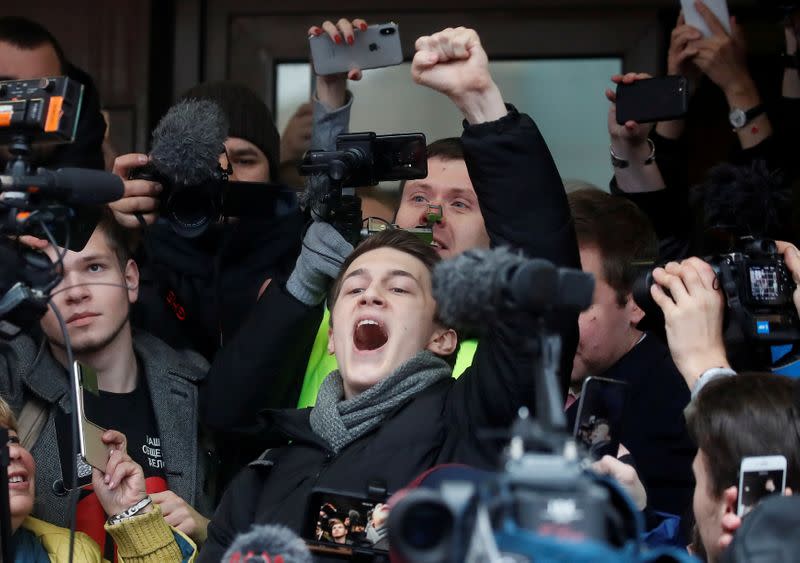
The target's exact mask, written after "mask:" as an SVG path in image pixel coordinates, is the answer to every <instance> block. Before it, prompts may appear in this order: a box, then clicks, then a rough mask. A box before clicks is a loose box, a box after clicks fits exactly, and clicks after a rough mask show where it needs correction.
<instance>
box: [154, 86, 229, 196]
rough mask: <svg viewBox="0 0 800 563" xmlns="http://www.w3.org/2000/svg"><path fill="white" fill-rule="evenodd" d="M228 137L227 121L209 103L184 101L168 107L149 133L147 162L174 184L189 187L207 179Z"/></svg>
mask: <svg viewBox="0 0 800 563" xmlns="http://www.w3.org/2000/svg"><path fill="white" fill-rule="evenodd" d="M227 137H228V119H227V118H226V117H225V113H224V112H223V111H222V108H220V107H219V105H217V104H216V103H214V102H212V101H210V100H194V99H189V100H184V101H181V102H178V103H177V104H175V105H174V106H172V107H171V108H170V109H169V110H168V111H167V113H166V114H165V115H164V117H162V118H161V121H159V122H158V125H157V126H156V128H155V130H154V131H153V146H152V149H151V151H150V157H151V161H152V162H153V165H154V166H155V168H156V170H158V171H159V172H160V173H161V174H164V175H165V176H166V177H167V178H169V179H170V180H172V181H173V182H174V183H176V184H183V185H187V186H193V185H198V184H202V183H203V182H205V181H207V180H209V179H211V178H212V177H213V176H214V174H215V172H216V171H217V170H218V168H219V156H220V154H222V152H223V151H224V150H225V149H224V143H225V139H227Z"/></svg>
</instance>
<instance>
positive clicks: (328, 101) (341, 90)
mask: <svg viewBox="0 0 800 563" xmlns="http://www.w3.org/2000/svg"><path fill="white" fill-rule="evenodd" d="M366 30H367V22H366V21H364V20H362V19H360V18H356V19H354V20H352V21H351V20H348V19H346V18H341V19H340V20H339V21H337V22H336V23H333V22H332V21H325V22H323V23H322V25H321V26H318V25H314V26H311V27H310V28H308V35H309V36H320V35H327V36H328V37H329V38H330V40H331V41H333V42H334V43H336V44H337V45H352V44H353V43H355V40H356V36H357V34H358V33H359V32H361V31H366ZM312 67H313V65H312ZM361 76H362V75H361V69H357V68H355V69H350V71H348V72H347V73H346V74H345V73H341V74H329V75H326V76H320V75H317V79H316V92H317V99H318V100H319V101H320V102H322V103H323V104H324V105H325V106H326V107H327V108H328V109H330V110H334V109H337V108H340V107H342V106H343V105H344V104H345V102H346V101H347V81H348V80H361Z"/></svg>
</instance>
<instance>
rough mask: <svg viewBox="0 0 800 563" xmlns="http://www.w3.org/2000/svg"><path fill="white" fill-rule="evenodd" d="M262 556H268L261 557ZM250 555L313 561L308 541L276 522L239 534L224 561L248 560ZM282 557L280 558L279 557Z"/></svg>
mask: <svg viewBox="0 0 800 563" xmlns="http://www.w3.org/2000/svg"><path fill="white" fill-rule="evenodd" d="M260 556H266V557H262V558H260V559H259V557H260ZM248 557H253V558H254V560H256V559H257V560H258V561H261V560H262V559H263V560H264V561H273V562H277V561H281V560H282V561H283V563H311V561H312V559H311V552H310V551H309V550H308V547H306V543H305V542H304V541H303V540H302V539H301V538H300V537H299V536H298V535H297V534H295V533H294V532H293V531H291V530H290V529H289V528H287V527H286V526H279V525H274V524H262V525H254V526H253V527H252V528H250V531H248V532H246V533H244V534H239V535H238V536H236V538H235V539H234V540H233V543H231V546H230V547H229V548H228V551H226V552H225V555H223V556H222V561H225V562H226V563H227V562H228V561H242V562H244V561H247V560H248ZM279 558H280V559H279Z"/></svg>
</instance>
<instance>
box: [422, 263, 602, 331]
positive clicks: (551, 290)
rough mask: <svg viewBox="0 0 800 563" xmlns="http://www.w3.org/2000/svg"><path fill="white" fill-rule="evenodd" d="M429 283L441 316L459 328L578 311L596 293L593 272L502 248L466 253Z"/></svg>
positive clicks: (440, 266)
mask: <svg viewBox="0 0 800 563" xmlns="http://www.w3.org/2000/svg"><path fill="white" fill-rule="evenodd" d="M432 283H433V297H434V299H436V304H437V306H438V312H439V317H440V318H441V320H442V321H444V323H445V324H448V325H450V326H454V327H461V328H480V327H486V326H488V325H491V324H493V323H496V322H497V321H498V320H499V319H500V318H501V317H502V316H503V315H504V314H506V313H509V312H513V311H526V312H528V313H531V314H535V315H541V314H544V313H547V312H550V311H569V312H579V311H582V310H583V309H586V308H587V307H589V305H591V303H592V295H593V293H594V278H593V277H592V276H591V274H586V273H584V272H581V271H580V270H571V269H567V268H557V267H556V266H554V265H553V264H552V263H551V262H548V261H547V260H543V259H540V258H533V259H531V258H526V257H524V256H522V255H521V254H519V253H515V252H512V251H511V250H510V249H508V248H505V247H499V248H494V249H492V250H480V249H473V250H468V251H466V252H464V253H463V254H461V255H459V256H457V257H456V258H453V259H451V260H445V261H443V262H440V263H439V264H437V265H436V267H435V269H434V271H433V279H432Z"/></svg>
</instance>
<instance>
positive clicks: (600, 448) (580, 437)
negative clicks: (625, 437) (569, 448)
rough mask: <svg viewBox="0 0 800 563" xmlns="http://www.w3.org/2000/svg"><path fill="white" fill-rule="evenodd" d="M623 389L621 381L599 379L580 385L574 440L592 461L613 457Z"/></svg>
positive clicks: (615, 451) (619, 431) (617, 436)
mask: <svg viewBox="0 0 800 563" xmlns="http://www.w3.org/2000/svg"><path fill="white" fill-rule="evenodd" d="M625 386H626V383H625V382H623V381H617V380H615V379H606V378H602V377H587V378H586V380H585V381H584V382H583V387H582V389H581V396H580V399H579V402H578V414H577V416H576V417H575V428H574V436H575V440H576V441H577V442H578V443H579V444H581V445H583V446H584V447H585V448H586V449H587V450H589V453H590V454H591V455H592V457H593V458H595V459H600V458H601V457H603V456H604V455H610V456H613V457H617V450H618V449H619V441H620V433H621V430H622V428H621V427H622V409H623V405H624V402H625Z"/></svg>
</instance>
